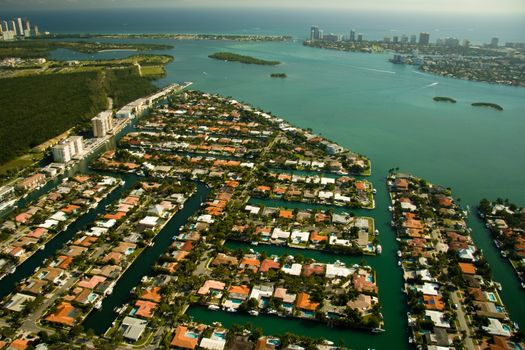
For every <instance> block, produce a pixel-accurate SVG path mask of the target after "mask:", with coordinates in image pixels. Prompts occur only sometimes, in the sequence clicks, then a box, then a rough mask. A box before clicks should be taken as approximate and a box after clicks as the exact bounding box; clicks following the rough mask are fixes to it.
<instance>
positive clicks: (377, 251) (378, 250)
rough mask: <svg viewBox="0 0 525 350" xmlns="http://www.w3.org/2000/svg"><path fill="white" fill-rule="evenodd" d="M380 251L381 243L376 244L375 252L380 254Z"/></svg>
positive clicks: (381, 248) (381, 250)
mask: <svg viewBox="0 0 525 350" xmlns="http://www.w3.org/2000/svg"><path fill="white" fill-rule="evenodd" d="M382 252H383V247H381V245H380V244H378V245H377V246H376V253H377V254H381V253H382Z"/></svg>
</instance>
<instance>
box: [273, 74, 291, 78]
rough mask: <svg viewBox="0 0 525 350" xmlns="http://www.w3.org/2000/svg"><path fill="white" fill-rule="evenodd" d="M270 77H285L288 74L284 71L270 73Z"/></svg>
mask: <svg viewBox="0 0 525 350" xmlns="http://www.w3.org/2000/svg"><path fill="white" fill-rule="evenodd" d="M270 77H272V78H287V77H288V76H287V75H286V73H272V74H270Z"/></svg>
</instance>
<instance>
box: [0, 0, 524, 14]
mask: <svg viewBox="0 0 525 350" xmlns="http://www.w3.org/2000/svg"><path fill="white" fill-rule="evenodd" d="M145 4H147V5H145ZM118 7H121V8H127V7H148V8H150V7H207V8H214V7H215V8H217V7H239V8H252V7H255V8H259V7H265V8H292V7H293V8H301V9H348V10H372V11H403V12H448V13H460V12H461V13H509V14H511V13H512V14H516V13H520V14H525V2H524V1H522V0H499V1H496V0H427V1H425V2H424V4H423V2H422V1H419V0H397V1H395V2H394V1H390V0H369V1H366V2H363V1H355V0H328V1H324V2H317V1H311V0H307V1H305V0H266V1H264V2H262V1H256V0H221V1H220V4H219V3H218V1H215V0H151V1H148V2H147V3H145V2H144V1H139V0H112V1H107V0H82V1H80V0H0V8H2V9H3V10H18V9H20V10H23V9H28V10H29V9H31V10H56V9H83V8H86V9H93V8H118Z"/></svg>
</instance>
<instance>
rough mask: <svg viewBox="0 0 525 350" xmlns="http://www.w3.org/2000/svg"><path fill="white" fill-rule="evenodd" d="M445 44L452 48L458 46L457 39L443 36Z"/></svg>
mask: <svg viewBox="0 0 525 350" xmlns="http://www.w3.org/2000/svg"><path fill="white" fill-rule="evenodd" d="M445 46H446V47H450V48H454V47H458V46H459V39H456V38H445Z"/></svg>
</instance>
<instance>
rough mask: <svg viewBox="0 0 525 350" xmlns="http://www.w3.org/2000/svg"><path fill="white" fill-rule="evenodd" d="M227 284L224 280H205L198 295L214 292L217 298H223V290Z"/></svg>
mask: <svg viewBox="0 0 525 350" xmlns="http://www.w3.org/2000/svg"><path fill="white" fill-rule="evenodd" d="M225 287H226V285H225V284H224V283H223V282H220V281H215V280H207V281H206V282H204V285H203V286H202V287H200V288H199V290H198V291H197V294H198V295H208V294H210V293H211V294H213V295H214V296H215V297H217V298H221V296H222V291H223V290H224V288H225Z"/></svg>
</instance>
